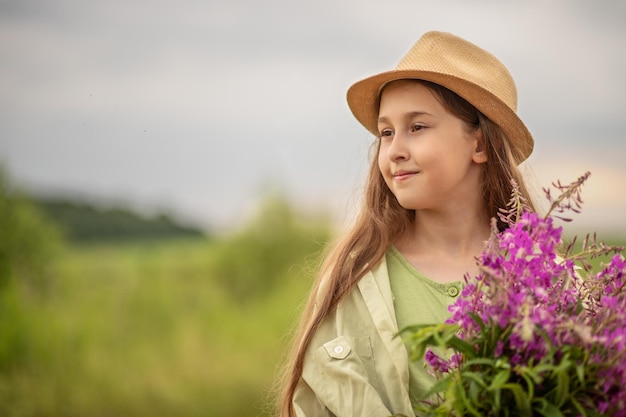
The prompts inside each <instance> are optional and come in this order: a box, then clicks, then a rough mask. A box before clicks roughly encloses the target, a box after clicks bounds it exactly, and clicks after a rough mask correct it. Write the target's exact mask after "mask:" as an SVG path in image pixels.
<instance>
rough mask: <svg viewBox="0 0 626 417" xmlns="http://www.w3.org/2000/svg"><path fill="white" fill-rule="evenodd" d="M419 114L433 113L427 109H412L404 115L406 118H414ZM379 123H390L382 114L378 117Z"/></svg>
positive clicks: (428, 114)
mask: <svg viewBox="0 0 626 417" xmlns="http://www.w3.org/2000/svg"><path fill="white" fill-rule="evenodd" d="M417 116H432V114H430V113H428V112H425V111H411V112H408V113H406V114H405V115H404V119H405V120H406V119H412V118H414V117H417ZM378 123H389V119H387V118H386V117H385V116H381V117H379V118H378Z"/></svg>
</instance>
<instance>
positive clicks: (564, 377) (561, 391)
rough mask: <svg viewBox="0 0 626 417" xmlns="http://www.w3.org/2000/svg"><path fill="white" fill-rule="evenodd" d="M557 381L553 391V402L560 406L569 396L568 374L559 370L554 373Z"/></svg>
mask: <svg viewBox="0 0 626 417" xmlns="http://www.w3.org/2000/svg"><path fill="white" fill-rule="evenodd" d="M556 377H557V383H556V390H555V393H554V403H555V404H556V406H557V407H561V406H562V405H563V404H565V401H567V398H568V397H569V375H568V374H567V372H563V371H559V372H557V374H556Z"/></svg>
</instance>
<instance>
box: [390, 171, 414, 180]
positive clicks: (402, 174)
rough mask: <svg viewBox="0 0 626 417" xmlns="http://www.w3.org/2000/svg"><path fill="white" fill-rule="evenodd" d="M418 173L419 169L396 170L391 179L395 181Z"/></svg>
mask: <svg viewBox="0 0 626 417" xmlns="http://www.w3.org/2000/svg"><path fill="white" fill-rule="evenodd" d="M418 173H419V171H398V172H395V173H394V174H393V179H394V180H396V181H404V180H406V179H408V178H410V177H412V176H414V175H416V174H418Z"/></svg>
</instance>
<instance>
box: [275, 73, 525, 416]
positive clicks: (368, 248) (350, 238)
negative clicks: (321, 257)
mask: <svg viewBox="0 0 626 417" xmlns="http://www.w3.org/2000/svg"><path fill="white" fill-rule="evenodd" d="M415 82H419V83H422V84H424V85H425V86H426V87H428V88H429V89H430V90H431V91H432V92H433V93H434V94H435V97H437V98H438V99H439V101H440V102H441V104H442V105H443V106H444V107H445V108H446V110H448V111H449V112H450V113H452V114H454V115H455V116H457V117H459V118H460V119H461V120H463V121H464V122H465V123H467V125H468V126H469V127H470V128H471V129H480V130H481V131H482V134H483V138H484V140H485V146H486V149H487V152H488V161H487V162H486V163H485V164H484V170H483V198H484V202H485V207H487V209H488V212H489V214H490V216H492V217H495V218H498V215H497V214H498V211H499V209H500V208H504V207H505V206H506V204H507V202H508V201H509V199H510V197H511V191H512V185H511V179H514V180H515V181H516V182H517V184H518V186H519V190H520V193H521V194H522V196H523V197H525V198H526V199H527V201H528V204H529V208H530V209H534V206H533V203H532V198H531V196H530V195H529V193H528V191H527V188H526V186H525V185H524V180H523V178H522V176H521V174H520V172H519V170H518V168H517V165H518V163H519V161H518V160H517V159H516V157H515V156H514V155H513V153H512V151H511V147H510V146H509V142H508V140H507V138H506V137H505V136H504V133H503V132H502V130H501V129H500V128H499V127H498V126H497V125H496V124H494V123H493V122H491V120H489V119H487V118H486V117H485V116H484V115H483V114H481V113H480V112H479V111H478V110H476V108H475V107H474V106H472V105H471V104H470V103H468V102H467V101H466V100H464V99H463V98H461V97H459V96H458V95H457V94H456V93H454V92H452V91H450V90H448V89H446V88H445V87H442V86H440V85H438V84H434V83H431V82H427V81H423V80H415ZM379 143H380V142H379V141H377V142H376V144H375V148H374V150H375V151H376V154H377V153H378V148H379ZM414 217H415V211H414V210H408V209H405V208H403V207H402V206H400V204H399V203H398V201H397V200H396V198H395V196H394V195H393V193H392V192H391V190H390V189H389V188H388V187H387V185H386V183H385V180H384V179H383V176H382V174H381V172H380V170H379V168H378V163H377V158H376V157H374V158H372V162H371V165H370V168H369V174H368V178H367V182H366V184H365V194H364V199H363V203H362V208H361V210H360V213H359V215H358V217H357V220H356V222H355V224H354V226H353V227H352V228H351V229H350V231H349V232H348V233H347V234H346V236H345V237H344V238H343V239H341V240H340V241H339V242H338V243H337V244H336V245H335V247H334V248H333V249H332V250H331V251H330V252H329V254H328V256H327V258H326V260H325V262H324V264H323V265H322V267H321V270H320V273H319V276H318V279H317V281H316V283H315V285H314V286H313V289H312V291H311V294H310V295H309V299H308V302H307V304H306V307H305V309H304V312H303V315H302V321H301V323H300V326H299V328H298V330H297V333H296V335H295V338H294V344H293V347H292V355H290V357H289V363H288V364H287V367H286V369H285V373H284V376H283V386H282V393H281V399H280V404H279V407H280V416H281V417H294V416H295V412H294V410H293V404H292V401H293V396H294V393H295V391H296V388H297V386H298V383H299V381H300V378H301V376H302V368H303V365H304V356H305V352H306V349H307V347H308V346H309V344H310V342H311V340H312V338H313V336H314V335H315V332H316V331H317V329H318V328H319V326H320V324H321V323H322V322H323V321H324V319H325V318H326V317H327V316H328V315H329V314H330V313H331V312H332V311H333V310H334V309H335V308H336V307H337V305H338V304H339V302H340V301H341V300H342V299H343V297H345V296H346V294H348V293H349V292H350V291H351V290H352V289H353V288H354V286H355V285H356V284H357V283H358V282H359V280H360V279H361V277H363V275H365V273H366V272H367V271H368V270H369V269H371V268H372V267H373V266H375V265H376V264H377V263H378V262H379V261H380V260H381V258H382V257H383V256H384V254H385V252H386V250H387V248H388V247H389V245H390V244H391V243H393V242H394V241H396V240H397V239H398V238H399V237H401V236H402V235H403V234H404V233H407V232H408V231H409V230H410V229H411V225H412V222H413V220H414ZM498 226H499V228H500V229H501V230H503V229H504V228H505V227H506V225H505V224H504V223H502V222H500V223H499V224H498ZM322 277H323V282H324V285H323V287H322V285H321V284H322ZM320 291H322V292H323V293H320Z"/></svg>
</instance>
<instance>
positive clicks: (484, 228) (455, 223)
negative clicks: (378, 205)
mask: <svg viewBox="0 0 626 417" xmlns="http://www.w3.org/2000/svg"><path fill="white" fill-rule="evenodd" d="M490 231H491V229H490V226H489V216H488V215H487V213H485V212H481V211H480V210H477V211H475V212H472V211H467V210H464V211H461V212H460V213H455V215H444V214H442V213H439V212H430V211H425V210H424V211H417V212H416V213H415V221H414V223H413V229H412V230H411V231H410V232H409V233H408V234H407V236H406V237H405V238H404V239H402V240H403V242H402V243H403V246H404V245H407V244H408V245H411V246H412V251H415V250H417V251H419V252H423V251H426V252H433V251H436V252H439V253H444V254H448V255H450V256H458V257H467V256H476V255H478V254H480V252H482V249H483V247H484V242H485V241H486V240H487V239H488V238H489V234H490Z"/></svg>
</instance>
